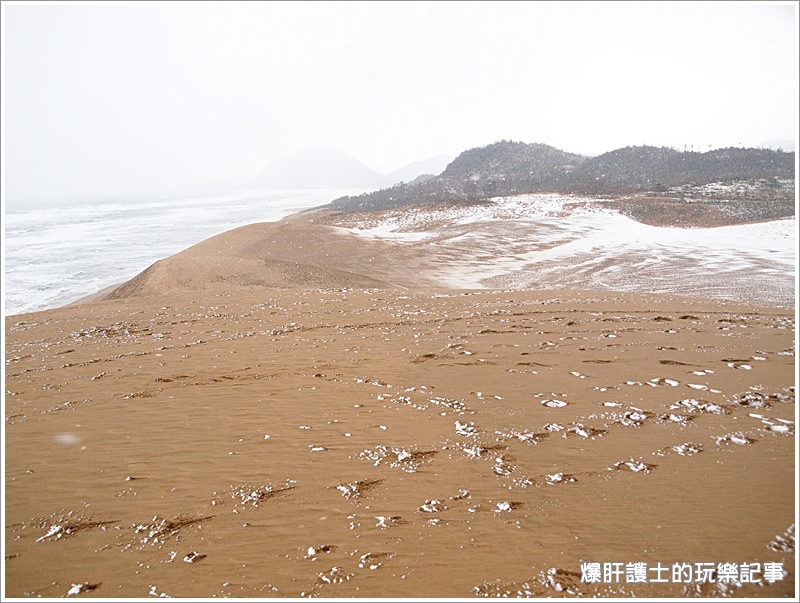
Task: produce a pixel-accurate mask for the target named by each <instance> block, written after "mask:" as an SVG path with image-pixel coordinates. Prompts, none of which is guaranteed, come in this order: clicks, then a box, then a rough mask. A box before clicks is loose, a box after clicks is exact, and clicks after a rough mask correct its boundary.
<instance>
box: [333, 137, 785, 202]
mask: <svg viewBox="0 0 800 603" xmlns="http://www.w3.org/2000/svg"><path fill="white" fill-rule="evenodd" d="M794 177H795V174H794V153H785V152H782V151H773V150H770V149H739V148H728V149H717V150H713V151H708V152H707V153H696V152H680V151H676V150H674V149H669V148H663V147H650V146H641V147H625V148H623V149H617V150H615V151H611V152H609V153H604V154H603V155H599V156H597V157H591V158H589V157H584V156H582V155H576V154H573V153H567V152H565V151H561V150H559V149H556V148H554V147H551V146H548V145H545V144H538V143H537V144H526V143H522V142H511V141H501V142H496V143H493V144H490V145H487V146H484V147H478V148H474V149H470V150H467V151H464V152H463V153H461V154H460V155H459V156H458V157H456V158H455V159H454V160H453V161H452V162H451V163H450V164H449V165H448V166H447V168H446V169H445V170H444V172H442V173H441V174H440V175H438V176H435V177H432V178H428V179H420V180H417V181H414V182H409V183H400V184H395V185H394V186H392V187H389V188H386V189H382V190H378V191H375V192H372V193H365V194H363V195H358V196H354V197H352V196H347V197H341V198H339V199H336V200H334V201H332V202H331V203H330V205H329V207H330V208H331V209H335V210H339V211H374V210H381V209H388V208H392V207H400V206H403V205H411V204H420V203H431V202H441V201H445V202H464V203H469V202H476V201H480V200H483V199H488V198H492V197H498V196H508V195H517V194H522V193H543V192H553V193H567V194H568V193H582V194H603V195H614V194H628V193H634V192H645V191H661V190H665V189H666V188H669V187H674V186H680V185H687V184H691V185H702V184H707V183H709V182H717V181H721V180H736V179H767V180H768V179H794Z"/></svg>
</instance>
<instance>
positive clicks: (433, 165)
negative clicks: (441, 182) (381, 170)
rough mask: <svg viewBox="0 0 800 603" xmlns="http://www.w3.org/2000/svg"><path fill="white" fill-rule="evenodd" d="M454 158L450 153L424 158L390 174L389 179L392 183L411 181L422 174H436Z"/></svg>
mask: <svg viewBox="0 0 800 603" xmlns="http://www.w3.org/2000/svg"><path fill="white" fill-rule="evenodd" d="M452 160H453V158H452V157H450V156H449V155H437V156H436V157H431V158H430V159H423V160H422V161H415V162H414V163H409V164H408V165H407V166H405V167H402V168H400V169H399V170H395V171H394V172H392V173H390V174H389V179H390V180H391V181H392V184H396V183H399V182H411V181H413V180H416V179H417V178H419V177H420V176H423V175H427V176H435V175H436V174H440V173H442V171H443V170H444V169H445V168H446V167H447V164H448V163H450V162H451V161H452Z"/></svg>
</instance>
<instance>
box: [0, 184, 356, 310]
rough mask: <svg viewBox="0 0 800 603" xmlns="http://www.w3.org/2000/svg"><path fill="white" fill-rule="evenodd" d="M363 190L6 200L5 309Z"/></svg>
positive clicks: (94, 287) (118, 278) (78, 289)
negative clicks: (32, 203) (14, 204)
mask: <svg viewBox="0 0 800 603" xmlns="http://www.w3.org/2000/svg"><path fill="white" fill-rule="evenodd" d="M361 192H364V191H363V190H352V189H347V190H341V189H335V190H280V191H276V190H270V191H253V190H247V191H235V192H227V193H217V194H209V195H201V196H192V197H171V198H160V199H156V200H152V199H150V200H146V201H131V202H113V203H112V202H107V203H103V202H97V203H82V204H76V205H73V206H71V207H66V206H65V207H48V208H31V209H13V208H8V207H6V211H5V214H4V220H3V222H4V226H3V227H4V230H5V272H4V274H3V281H4V283H3V284H4V294H5V295H4V316H9V315H13V314H22V313H25V312H33V311H37V310H46V309H50V308H56V307H60V306H64V305H66V304H69V303H71V302H74V301H76V300H78V299H80V298H82V297H85V296H87V295H91V294H93V293H96V292H98V291H100V290H102V289H104V288H106V287H109V286H111V285H114V284H117V283H122V282H125V281H127V280H128V279H131V278H133V277H134V276H136V275H137V274H139V273H140V272H141V271H142V270H144V269H145V268H147V267H148V266H150V265H151V264H152V263H153V262H156V261H157V260H160V259H162V258H165V257H167V256H170V255H173V254H175V253H178V252H179V251H182V250H184V249H186V248H187V247H190V246H192V245H194V244H195V243H199V242H200V241H203V240H205V239H207V238H209V237H212V236H214V235H216V234H219V233H221V232H225V231H226V230H230V229H232V228H237V227H239V226H244V225H246V224H252V223H255V222H270V221H276V220H280V219H282V218H284V217H286V216H287V215H290V214H292V213H295V212H298V211H302V210H304V209H308V208H311V207H316V206H319V205H324V204H326V203H329V202H330V201H332V200H333V199H336V198H337V197H341V196H343V195H348V194H350V195H353V194H359V193H361Z"/></svg>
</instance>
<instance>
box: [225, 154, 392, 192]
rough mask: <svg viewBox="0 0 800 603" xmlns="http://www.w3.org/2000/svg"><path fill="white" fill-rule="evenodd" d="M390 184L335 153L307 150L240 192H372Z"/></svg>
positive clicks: (247, 183) (281, 162)
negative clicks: (323, 189) (322, 189)
mask: <svg viewBox="0 0 800 603" xmlns="http://www.w3.org/2000/svg"><path fill="white" fill-rule="evenodd" d="M390 184H392V180H391V179H390V178H388V177H387V176H385V175H384V174H379V173H378V172H376V171H374V170H371V169H370V168H368V167H367V166H365V165H364V164H363V163H361V162H360V161H358V160H357V159H355V158H353V157H351V156H350V155H348V154H347V153H343V152H342V151H338V150H336V149H306V150H304V151H300V152H299V153H296V154H295V155H292V156H291V157H286V158H284V159H279V160H277V161H275V162H273V163H271V164H269V165H268V166H267V167H266V168H264V170H263V171H262V172H261V173H260V174H258V175H257V176H255V177H254V178H251V179H249V180H247V181H245V182H243V183H242V185H241V186H240V187H239V188H281V189H291V188H294V189H303V188H372V187H381V186H388V185H390Z"/></svg>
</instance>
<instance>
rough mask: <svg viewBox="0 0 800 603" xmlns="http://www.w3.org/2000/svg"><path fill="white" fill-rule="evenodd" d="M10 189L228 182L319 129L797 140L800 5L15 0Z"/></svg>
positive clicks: (396, 151)
mask: <svg viewBox="0 0 800 603" xmlns="http://www.w3.org/2000/svg"><path fill="white" fill-rule="evenodd" d="M2 9H3V14H2V26H3V32H2V34H3V35H2V39H3V70H2V75H3V85H2V92H3V101H4V106H3V109H4V111H3V124H2V125H3V128H2V132H3V143H4V150H3V167H4V170H5V172H4V177H3V183H4V187H5V199H6V201H7V202H8V203H13V204H15V205H16V204H19V203H39V202H44V201H47V202H53V201H57V200H65V201H67V200H75V199H78V198H86V197H97V196H102V195H109V196H130V195H137V194H145V193H168V192H176V191H180V190H191V189H194V190H200V189H204V188H214V187H215V186H217V185H218V183H219V182H220V181H223V180H224V179H226V178H231V177H241V176H247V175H251V174H255V173H257V172H259V171H260V170H261V169H262V168H263V167H264V166H265V165H267V164H268V163H270V162H271V161H274V160H276V159H279V158H282V157H286V156H288V155H291V154H294V153H295V152H297V151H300V150H302V149H305V148H313V147H335V148H338V149H341V150H343V151H345V152H346V153H349V154H350V155H353V156H354V157H356V158H358V159H359V160H361V161H362V162H364V163H365V164H366V165H368V166H369V167H371V168H373V169H375V170H377V171H380V172H389V171H393V170H396V169H398V168H400V167H402V166H404V165H405V164H407V163H410V162H412V161H415V160H419V159H426V158H428V157H431V156H434V155H440V154H446V155H452V156H456V155H458V153H460V152H461V151H463V150H466V149H468V148H471V147H475V146H482V145H485V144H489V143H492V142H495V141H498V140H502V139H510V140H518V141H523V142H543V143H547V144H551V145H553V146H556V147H558V148H561V149H563V150H566V151H571V152H577V153H583V154H589V155H596V154H600V153H603V152H606V151H610V150H613V149H616V148H620V147H624V146H628V145H639V144H650V145H657V146H672V147H675V148H681V149H682V148H683V147H684V145H693V146H694V148H695V150H698V149H700V150H706V149H707V148H708V147H714V148H716V147H724V146H741V145H744V146H762V145H764V144H768V143H770V142H771V141H774V140H780V141H789V142H788V144H787V143H784V148H787V147H792V148H793V145H794V141H795V139H796V133H797V119H798V44H797V3H796V2H784V3H769V2H756V3H726V2H710V3H701V2H674V3H673V2H666V3H658V2H641V3H640V2H621V3H604V2H589V3H583V2H552V3H551V2H509V3H504V2H498V1H495V2H353V3H350V2H320V3H317V2H286V3H284V2H243V3H237V2H220V3H217V2H196V3H194V2H177V3H148V2H130V3H125V2H110V3H83V4H80V3H74V4H73V3H69V2H55V3H15V2H3V4H2Z"/></svg>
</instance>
